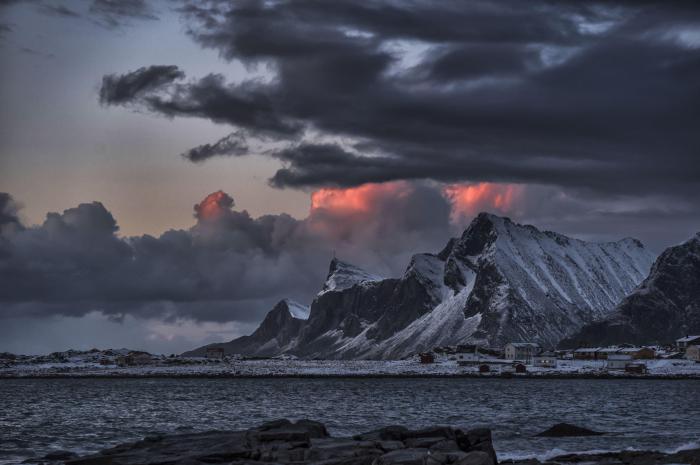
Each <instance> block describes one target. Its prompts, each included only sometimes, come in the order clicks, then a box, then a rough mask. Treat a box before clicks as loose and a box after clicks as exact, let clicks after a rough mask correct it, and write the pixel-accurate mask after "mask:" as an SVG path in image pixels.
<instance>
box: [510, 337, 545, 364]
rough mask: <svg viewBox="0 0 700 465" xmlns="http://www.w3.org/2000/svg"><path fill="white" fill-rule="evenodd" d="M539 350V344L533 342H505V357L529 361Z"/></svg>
mask: <svg viewBox="0 0 700 465" xmlns="http://www.w3.org/2000/svg"><path fill="white" fill-rule="evenodd" d="M540 350H541V349H540V346H539V344H535V343H534V342H509V343H508V344H506V348H505V358H506V360H519V361H521V362H527V363H529V362H531V361H532V358H533V357H534V356H535V355H537V354H538V353H540Z"/></svg>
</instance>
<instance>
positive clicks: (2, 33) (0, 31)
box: [0, 23, 12, 40]
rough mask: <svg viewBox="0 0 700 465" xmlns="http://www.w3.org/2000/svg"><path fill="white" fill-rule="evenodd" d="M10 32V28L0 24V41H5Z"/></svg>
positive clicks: (7, 25)
mask: <svg viewBox="0 0 700 465" xmlns="http://www.w3.org/2000/svg"><path fill="white" fill-rule="evenodd" d="M10 32H12V26H10V25H9V24H6V23H0V40H3V39H5V37H6V36H7V34H9V33H10Z"/></svg>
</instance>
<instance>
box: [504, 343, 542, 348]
mask: <svg viewBox="0 0 700 465" xmlns="http://www.w3.org/2000/svg"><path fill="white" fill-rule="evenodd" d="M506 345H510V346H513V347H516V348H527V347H533V348H538V347H539V346H540V345H539V344H535V343H534V342H509V343H508V344H506Z"/></svg>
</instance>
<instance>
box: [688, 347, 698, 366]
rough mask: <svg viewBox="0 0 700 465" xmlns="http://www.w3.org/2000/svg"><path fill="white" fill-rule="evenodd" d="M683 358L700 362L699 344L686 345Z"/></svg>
mask: <svg viewBox="0 0 700 465" xmlns="http://www.w3.org/2000/svg"><path fill="white" fill-rule="evenodd" d="M685 358H687V359H688V360H693V361H694V362H700V345H692V346H688V348H687V349H685Z"/></svg>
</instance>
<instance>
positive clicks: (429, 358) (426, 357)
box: [419, 352, 435, 363]
mask: <svg viewBox="0 0 700 465" xmlns="http://www.w3.org/2000/svg"><path fill="white" fill-rule="evenodd" d="M419 357H420V362H421V363H435V355H434V354H433V353H432V352H423V353H422V354H420V355H419Z"/></svg>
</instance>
